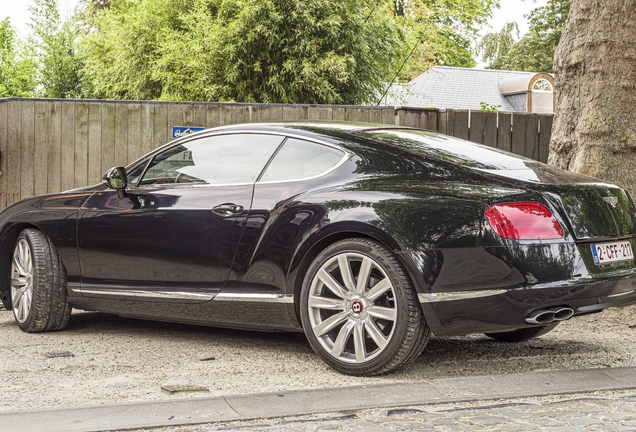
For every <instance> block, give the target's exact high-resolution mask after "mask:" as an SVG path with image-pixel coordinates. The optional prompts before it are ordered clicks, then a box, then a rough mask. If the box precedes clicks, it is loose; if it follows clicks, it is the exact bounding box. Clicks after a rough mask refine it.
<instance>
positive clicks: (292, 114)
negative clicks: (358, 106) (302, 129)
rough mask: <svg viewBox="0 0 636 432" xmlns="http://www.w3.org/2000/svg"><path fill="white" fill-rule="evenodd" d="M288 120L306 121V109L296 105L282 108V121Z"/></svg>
mask: <svg viewBox="0 0 636 432" xmlns="http://www.w3.org/2000/svg"><path fill="white" fill-rule="evenodd" d="M345 116H346V113H345ZM289 120H307V107H304V106H298V105H290V106H284V107H283V121H289Z"/></svg>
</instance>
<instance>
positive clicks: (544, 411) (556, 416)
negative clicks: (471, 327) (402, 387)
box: [154, 391, 636, 432]
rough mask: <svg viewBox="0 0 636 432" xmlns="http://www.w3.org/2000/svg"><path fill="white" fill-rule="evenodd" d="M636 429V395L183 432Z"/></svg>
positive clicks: (276, 421)
mask: <svg viewBox="0 0 636 432" xmlns="http://www.w3.org/2000/svg"><path fill="white" fill-rule="evenodd" d="M329 430H337V431H365V432H366V431H369V432H374V431H450V432H469V431H493V432H494V431H502V432H517V431H551V432H553V431H559V432H561V431H563V432H565V431H568V432H569V431H599V432H600V431H603V432H614V431H617V432H618V431H636V392H635V391H628V392H596V393H590V394H581V395H569V396H554V397H544V398H531V399H516V400H510V401H502V400H501V401H484V402H477V403H469V404H452V405H429V406H415V407H405V408H395V409H389V410H387V409H376V410H363V411H356V412H345V413H332V414H323V415H313V416H302V417H289V418H282V419H281V418H278V419H268V420H262V419H261V420H256V421H252V422H231V423H217V424H208V425H198V426H184V427H179V428H163V429H155V430H154V431H155V432H166V431H171V432H172V431H175V432H176V431H179V432H184V431H185V432H199V431H264V432H277V431H294V432H295V431H299V432H300V431H329Z"/></svg>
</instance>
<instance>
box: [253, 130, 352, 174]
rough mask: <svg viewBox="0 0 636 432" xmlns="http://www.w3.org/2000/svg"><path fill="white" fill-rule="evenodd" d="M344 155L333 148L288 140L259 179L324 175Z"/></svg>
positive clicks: (298, 140) (297, 140) (303, 141)
mask: <svg viewBox="0 0 636 432" xmlns="http://www.w3.org/2000/svg"><path fill="white" fill-rule="evenodd" d="M345 155H346V153H345V152H343V151H342V150H338V149H336V148H333V147H329V146H326V145H322V144H317V143H313V142H309V141H305V140H300V139H296V138H289V139H288V140H287V141H285V143H284V144H283V146H282V147H281V149H280V150H279V151H278V153H276V156H274V159H273V160H272V162H271V163H270V164H269V166H268V167H267V170H266V171H265V173H264V174H263V176H262V177H261V180H260V181H261V182H279V181H292V180H303V179H308V178H312V177H317V176H320V175H323V174H325V173H326V172H328V171H329V170H330V169H332V168H333V167H335V166H336V165H338V163H339V162H340V161H342V160H343V159H344V157H345Z"/></svg>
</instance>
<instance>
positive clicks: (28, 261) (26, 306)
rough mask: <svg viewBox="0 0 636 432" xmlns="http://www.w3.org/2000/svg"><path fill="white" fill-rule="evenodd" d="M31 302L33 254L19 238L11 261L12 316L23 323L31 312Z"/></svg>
mask: <svg viewBox="0 0 636 432" xmlns="http://www.w3.org/2000/svg"><path fill="white" fill-rule="evenodd" d="M32 300H33V254H32V253H31V247H30V246H29V242H27V240H26V239H24V238H21V239H20V240H19V241H18V243H17V244H16V245H15V249H14V250H13V258H12V260H11V301H12V304H13V314H14V315H15V319H16V320H17V321H18V322H19V323H24V322H25V321H26V320H27V318H28V317H29V313H30V312H31V302H32Z"/></svg>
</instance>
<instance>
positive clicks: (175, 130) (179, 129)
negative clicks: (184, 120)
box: [172, 126, 205, 138]
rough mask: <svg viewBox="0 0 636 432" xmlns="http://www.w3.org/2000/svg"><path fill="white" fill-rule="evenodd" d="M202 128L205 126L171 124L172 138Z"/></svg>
mask: <svg viewBox="0 0 636 432" xmlns="http://www.w3.org/2000/svg"><path fill="white" fill-rule="evenodd" d="M204 129H205V128H202V127H194V126H172V138H181V137H184V136H188V135H190V134H193V133H195V132H200V131H202V130H204Z"/></svg>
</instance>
